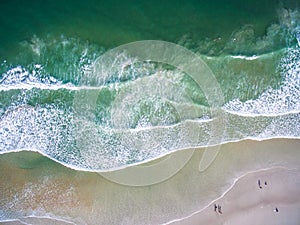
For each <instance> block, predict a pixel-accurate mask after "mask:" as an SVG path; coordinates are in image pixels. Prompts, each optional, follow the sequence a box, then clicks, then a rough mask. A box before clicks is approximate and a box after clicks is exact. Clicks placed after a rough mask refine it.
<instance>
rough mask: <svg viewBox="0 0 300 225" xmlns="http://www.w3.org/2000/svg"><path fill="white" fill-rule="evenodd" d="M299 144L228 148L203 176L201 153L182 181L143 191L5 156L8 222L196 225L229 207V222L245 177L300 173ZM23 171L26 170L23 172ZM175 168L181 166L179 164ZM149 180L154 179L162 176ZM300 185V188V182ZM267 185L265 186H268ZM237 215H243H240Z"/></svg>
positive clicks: (1, 175) (0, 159)
mask: <svg viewBox="0 0 300 225" xmlns="http://www.w3.org/2000/svg"><path fill="white" fill-rule="evenodd" d="M299 143H300V142H299V140H298V139H273V140H267V141H249V140H247V141H241V142H236V143H229V144H224V145H222V146H221V148H220V152H219V154H218V155H217V157H216V159H215V160H214V161H213V163H212V164H211V165H210V166H209V167H208V168H207V169H206V170H205V171H203V172H201V171H199V162H200V160H201V158H202V156H203V154H204V151H205V150H206V148H201V149H196V150H195V152H194V154H193V156H192V158H191V159H190V160H189V161H188V163H187V164H186V165H185V166H184V167H183V168H182V169H181V170H180V171H179V172H178V173H177V174H175V175H174V176H172V177H170V178H168V179H167V180H165V181H162V182H160V183H157V184H154V185H148V186H141V187H134V186H126V185H121V184H118V183H115V182H112V181H110V180H108V179H106V178H104V177H103V176H101V175H100V174H98V173H96V172H85V171H76V170H72V169H70V168H67V167H64V166H62V165H61V164H59V163H56V162H54V161H52V160H45V161H42V163H36V164H35V166H34V167H32V168H29V167H28V168H25V167H26V165H27V164H28V165H30V164H31V161H30V160H31V159H39V157H40V156H39V155H38V154H37V153H35V155H30V157H27V159H26V154H25V155H21V154H19V153H15V154H5V155H0V192H1V193H2V197H1V201H0V208H2V209H3V211H2V212H1V213H2V215H1V219H2V221H3V220H12V219H21V220H22V218H23V219H24V218H27V217H30V216H31V217H32V216H35V217H44V216H48V215H52V216H53V217H54V218H58V219H61V220H65V221H68V222H73V223H75V224H78V225H80V224H145V223H146V224H165V223H167V224H168V223H170V222H169V221H174V220H177V218H188V217H190V216H191V215H194V216H192V217H191V219H192V220H194V218H195V217H197V216H198V215H199V216H200V217H201V218H202V217H203V218H202V219H205V218H208V219H211V218H214V217H216V216H219V217H220V215H215V212H214V210H213V208H212V206H213V204H214V202H216V201H217V203H216V204H220V205H222V210H223V211H224V213H223V214H222V217H221V218H223V217H225V216H226V215H229V214H232V215H233V214H234V213H232V212H230V213H229V212H228V209H229V208H230V207H231V206H228V203H226V202H221V200H222V201H223V200H224V199H226V196H227V195H228V194H229V193H231V190H234V189H235V186H236V185H237V184H238V183H239V182H240V181H241V180H243V177H247V175H245V174H249V173H250V175H251V174H252V173H253V171H261V172H260V173H261V174H263V173H264V171H272V169H271V170H270V168H275V167H276V168H277V169H278V168H286V169H287V170H300V166H299V165H300V152H299ZM208 150H209V148H208ZM187 152H188V151H187ZM35 157H36V158H35ZM28 158H29V159H28ZM24 160H25V161H24ZM26 160H29V161H27V162H26ZM20 163H23V165H24V167H23V168H22V164H20ZM173 164H174V165H176V161H174V163H173ZM279 170H280V169H279ZM284 170H285V169H284ZM249 171H250V172H249ZM253 174H256V173H255V172H254V173H253ZM299 174H300V173H299ZM148 175H149V176H152V175H153V176H154V175H155V173H153V174H152V173H149V174H148ZM125 177H126V174H125ZM282 177H289V176H284V175H282ZM294 177H295V176H294ZM150 178H151V177H150ZM295 178H296V179H295V180H296V181H297V182H298V183H299V185H300V175H297V176H296V177H295ZM260 179H261V180H262V181H263V179H264V178H263V177H260ZM268 180H269V179H268ZM234 183H236V185H234ZM248 183H249V182H248ZM250 183H251V185H250V186H251V187H252V188H254V189H257V188H258V187H257V179H255V180H254V181H253V182H250ZM272 183H274V182H273V181H272V182H271V183H270V186H269V184H268V188H269V187H271V184H272ZM299 185H298V186H297V187H299ZM248 186H249V185H248ZM248 186H247V185H245V187H248ZM272 186H273V185H272ZM232 187H233V188H232ZM258 191H261V190H258ZM246 192H247V191H246ZM220 196H221V197H222V196H223V197H222V198H220ZM241 196H243V195H241ZM299 196H300V194H299ZM246 197H247V196H246ZM248 198H249V196H248ZM249 199H250V200H251V199H252V198H249ZM229 200H230V199H229ZM229 200H228V202H229ZM242 202H244V200H243V201H242ZM225 203H226V204H225ZM243 204H244V203H243ZM128 206H130V207H128ZM278 207H279V206H278ZM246 208H247V207H246ZM281 208H282V206H280V207H279V210H280V212H282V213H281V214H283V212H284V211H282V210H281ZM199 211H200V213H197V212H199ZM206 211H208V213H207V212H206ZM236 211H237V212H240V213H242V212H243V210H242V209H240V208H236ZM207 216H208V217H207ZM32 220H33V219H32ZM189 220H190V219H187V220H186V221H189ZM195 220H196V221H197V218H196V219H195ZM181 222H182V221H181ZM184 222H185V221H183V222H182V223H183V224H184ZM177 223H179V222H177ZM45 224H51V223H50V222H49V223H47V222H46V223H45ZM179 224H180V223H179ZM196 224H197V223H196ZM198 224H199V223H198ZM204 224H206V223H204ZM211 224H213V222H212V223H211ZM216 224H219V223H218V222H216ZM242 224H243V223H242Z"/></svg>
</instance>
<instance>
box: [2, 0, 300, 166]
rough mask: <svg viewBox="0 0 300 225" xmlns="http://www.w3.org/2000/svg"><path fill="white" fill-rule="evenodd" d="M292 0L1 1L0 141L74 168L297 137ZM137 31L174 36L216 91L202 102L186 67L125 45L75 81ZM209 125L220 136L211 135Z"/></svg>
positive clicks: (143, 35) (296, 24) (299, 24)
mask: <svg viewBox="0 0 300 225" xmlns="http://www.w3.org/2000/svg"><path fill="white" fill-rule="evenodd" d="M213 3H214V4H213ZM157 5H160V6H159V7H157ZM296 7H297V3H296V2H293V1H291V2H286V3H285V4H282V3H281V4H279V3H278V4H277V3H276V4H269V1H252V2H251V4H250V3H249V4H242V3H241V2H240V1H213V2H207V1H197V2H193V1H185V2H184V3H183V2H179V1H178V2H172V3H164V4H159V3H158V2H151V3H148V2H122V3H117V2H107V1H103V2H99V1H89V2H87V3H86V2H83V1H74V2H72V4H71V3H69V2H68V1H60V2H55V1H49V2H43V3H42V2H40V1H31V2H30V3H25V2H19V1H15V2H14V1H12V2H9V3H8V2H2V3H1V10H2V14H1V19H0V23H1V26H0V30H1V34H2V35H1V37H0V40H1V50H0V59H1V62H2V64H1V77H0V84H1V86H0V88H1V90H0V95H1V102H0V105H1V109H0V114H1V121H0V123H1V130H0V150H1V152H9V151H17V150H34V151H39V152H41V153H42V154H44V155H46V156H48V157H50V158H52V159H54V160H56V161H58V162H60V163H62V164H64V165H66V166H69V167H72V168H77V169H81V170H97V171H103V170H107V169H109V170H111V169H116V168H120V167H124V166H128V165H131V164H136V163H141V162H145V161H148V160H151V159H155V158H158V157H161V156H163V155H165V154H168V153H170V152H174V151H177V150H179V149H183V148H189V147H200V146H208V145H216V144H217V145H218V144H222V143H226V142H228V141H237V140H241V139H246V138H252V139H259V140H261V139H269V138H272V137H293V138H294V137H299V129H298V127H299V126H298V125H297V124H298V123H299V102H300V101H299V67H300V65H299V62H300V57H299V55H300V53H299V52H300V47H299V42H300V36H299V35H300V19H299V18H300V14H299V11H297V8H296ZM147 39H156V40H163V41H168V42H173V43H176V44H179V45H180V46H183V47H185V48H187V49H189V50H190V51H192V52H194V53H195V54H196V55H197V56H199V57H200V58H201V59H202V60H203V61H204V62H205V63H207V65H208V66H209V68H210V69H211V71H212V74H213V75H214V77H215V78H216V81H217V83H218V85H220V90H221V92H222V96H220V98H222V99H223V98H224V102H223V103H222V105H220V108H219V109H212V108H211V105H210V104H209V102H208V99H207V95H206V94H205V93H204V91H203V90H202V89H201V87H200V86H199V85H198V83H197V82H195V80H194V79H192V78H191V77H190V76H189V74H186V73H185V72H183V71H180V70H178V69H177V68H175V67H172V66H170V65H167V64H164V63H160V62H151V61H147V62H139V61H137V60H136V59H135V58H133V57H131V56H129V55H126V52H125V53H124V54H123V53H120V54H119V55H117V56H116V57H117V58H112V59H109V60H108V61H107V62H106V64H107V65H106V64H105V65H101V68H102V67H103V68H104V69H103V68H102V70H101V71H96V72H97V76H98V77H97V79H95V80H93V79H92V80H89V81H88V82H86V81H84V80H85V79H86V78H87V77H88V74H89V71H91V70H95V67H94V63H95V62H97V61H96V60H97V58H98V57H100V56H102V55H103V54H104V53H105V52H107V50H109V49H112V48H114V47H117V46H119V45H122V44H124V43H128V42H133V41H139V40H147ZM145 47H147V46H145ZM175 54H176V53H175ZM112 65H113V66H112ZM122 95H124V96H125V97H124V96H123V97H122ZM91 96H96V97H92V99H93V98H95V100H93V101H94V102H92V103H91V102H90V101H92V100H89V99H90V97H91ZM120 99H121V100H120ZM91 104H92V105H91ZM78 110H79V111H80V113H79V114H78ZM219 110H221V111H219ZM216 111H217V112H218V113H217V114H216V113H215V112H216ZM82 112H83V113H82ZM116 113H117V114H116ZM222 115H223V116H222ZM218 120H221V122H220V124H217V125H216V123H218V122H216V121H218ZM241 121H243V122H241ZM241 124H242V126H241ZM253 124H255V126H253ZM282 124H285V125H284V126H283V127H282V126H281V125H282ZM216 126H217V127H221V128H218V129H223V131H222V137H221V136H218V137H214V135H216V134H214V129H215V130H216V129H217V128H216ZM195 133H197V135H194V134H195ZM78 134H80V135H78Z"/></svg>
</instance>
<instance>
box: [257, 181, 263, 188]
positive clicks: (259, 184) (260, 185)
mask: <svg viewBox="0 0 300 225" xmlns="http://www.w3.org/2000/svg"><path fill="white" fill-rule="evenodd" d="M258 187H259V188H260V189H262V187H261V185H260V179H258Z"/></svg>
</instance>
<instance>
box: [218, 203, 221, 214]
mask: <svg viewBox="0 0 300 225" xmlns="http://www.w3.org/2000/svg"><path fill="white" fill-rule="evenodd" d="M218 212H219V213H220V214H222V208H221V206H220V205H218Z"/></svg>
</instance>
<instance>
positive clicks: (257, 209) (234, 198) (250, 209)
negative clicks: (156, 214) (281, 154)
mask: <svg viewBox="0 0 300 225" xmlns="http://www.w3.org/2000/svg"><path fill="white" fill-rule="evenodd" d="M295 175H296V176H298V177H297V179H295V177H294V176H295ZM282 177H285V178H287V177H288V179H286V180H288V182H284V184H283V183H282V182H281V181H282V180H280V178H282ZM292 177H293V178H292ZM258 180H260V181H261V182H262V183H261V188H260V187H259V185H258V182H257V181H258ZM264 182H267V183H266V184H265V183H264ZM299 183H300V169H287V168H284V167H280V168H279V167H278V168H269V169H263V170H259V171H251V172H248V173H246V174H244V175H242V176H241V177H239V178H237V179H236V180H235V182H234V184H233V185H232V186H231V187H230V188H229V189H228V190H227V191H226V192H225V193H223V194H222V195H221V196H220V197H219V198H216V199H215V200H214V201H212V202H211V203H210V204H209V205H207V206H206V207H204V208H203V209H201V210H199V211H196V212H194V213H193V214H191V215H189V216H187V217H184V218H180V219H176V220H173V221H169V222H167V223H164V224H165V225H167V224H168V225H169V224H172V225H173V224H174V225H176V224H178V225H181V224H182V225H184V224H191V225H192V224H212V225H213V224H223V223H224V224H233V225H234V224H236V225H238V224H249V225H250V224H253V223H255V224H282V223H278V221H280V220H279V219H280V216H281V214H283V213H284V214H285V215H284V218H283V219H285V218H287V217H288V218H289V219H290V221H289V222H291V224H295V223H296V222H299V221H300V215H299V216H297V214H295V212H293V211H292V209H293V208H296V209H298V211H299V210H300V189H297V188H295V187H297V186H296V185H295V184H299ZM248 187H251V190H249V188H248ZM245 190H246V191H247V192H245V193H246V195H247V196H248V197H249V196H250V197H249V198H250V199H251V200H250V201H249V202H248V203H247V201H248V199H245V198H244V197H242V196H241V192H244V191H245ZM291 193H292V194H291ZM276 196H277V198H278V199H276ZM288 198H289V199H288ZM219 204H220V205H222V206H223V207H222V210H221V212H222V213H219V212H218V210H217V211H215V210H214V205H219ZM237 205H238V207H237ZM224 206H225V207H224ZM238 209H241V210H240V211H239V212H237V210H238ZM276 209H277V210H278V212H276ZM288 211H291V213H290V215H288V216H287V214H288ZM241 214H242V215H243V218H241ZM261 215H264V216H263V217H262V216H261ZM245 216H246V217H250V218H251V221H250V223H247V222H246V221H244V220H245V219H246V218H245ZM250 218H249V219H250ZM291 219H293V221H291ZM275 222H276V223H275ZM281 222H282V221H281ZM283 222H285V223H284V224H286V222H287V221H284V220H283ZM289 224H290V223H289Z"/></svg>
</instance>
